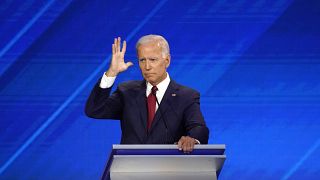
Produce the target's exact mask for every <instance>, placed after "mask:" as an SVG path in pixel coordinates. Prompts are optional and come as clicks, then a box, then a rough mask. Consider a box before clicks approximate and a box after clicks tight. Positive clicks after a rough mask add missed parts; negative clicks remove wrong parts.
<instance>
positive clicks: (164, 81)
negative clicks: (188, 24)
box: [85, 35, 209, 152]
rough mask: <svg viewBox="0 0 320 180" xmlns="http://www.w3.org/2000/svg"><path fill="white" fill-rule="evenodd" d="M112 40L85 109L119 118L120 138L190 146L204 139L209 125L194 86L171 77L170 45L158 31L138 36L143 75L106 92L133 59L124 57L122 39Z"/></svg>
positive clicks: (98, 115)
mask: <svg viewBox="0 0 320 180" xmlns="http://www.w3.org/2000/svg"><path fill="white" fill-rule="evenodd" d="M120 44H121V39H120V37H118V38H115V39H114V43H113V44H112V59H111V64H110V67H109V69H108V70H107V71H106V72H105V73H104V75H103V77H102V78H101V80H99V81H98V82H97V84H96V85H95V87H94V88H93V90H92V92H91V94H90V96H89V98H88V100H87V104H86V109H85V112H86V114H87V115H88V116H89V117H92V118H97V119H119V120H121V130H122V136H121V144H173V143H177V142H178V148H179V150H183V151H184V152H191V151H192V150H193V148H194V145H195V144H207V143H208V136H209V130H208V128H207V127H206V125H205V122H204V119H203V116H202V113H201V111H200V102H199V99H200V95H199V93H198V92H197V91H195V90H193V89H190V88H187V87H185V86H182V85H179V84H177V83H176V82H175V81H173V80H171V79H170V76H169V74H168V73H167V68H168V67H169V65H170V60H171V59H170V50H169V45H168V43H167V41H166V40H165V39H164V38H163V37H162V36H159V35H147V36H143V37H142V38H140V39H139V41H138V42H137V44H136V50H137V55H138V60H139V66H140V70H141V73H142V76H143V77H144V80H143V81H129V82H125V83H122V84H120V85H119V86H118V88H117V89H116V91H115V92H113V93H112V94H111V95H110V92H111V88H112V85H113V83H114V81H115V78H116V76H117V75H118V74H119V73H121V72H124V71H126V70H127V69H128V68H129V67H130V66H132V65H133V63H132V62H125V61H124V55H125V52H126V41H123V45H122V49H121V45H120Z"/></svg>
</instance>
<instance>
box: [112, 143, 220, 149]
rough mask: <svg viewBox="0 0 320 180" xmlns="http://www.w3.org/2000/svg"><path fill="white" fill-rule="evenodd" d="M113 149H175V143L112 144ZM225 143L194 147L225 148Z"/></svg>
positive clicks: (195, 147)
mask: <svg viewBox="0 0 320 180" xmlns="http://www.w3.org/2000/svg"><path fill="white" fill-rule="evenodd" d="M112 148H113V149H177V145H174V144H157V145H155V144H144V145H141V144H130V145H127V144H114V145H113V146H112ZM225 148H226V145H225V144H204V145H201V144H200V145H195V146H194V149H225Z"/></svg>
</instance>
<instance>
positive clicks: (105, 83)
mask: <svg viewBox="0 0 320 180" xmlns="http://www.w3.org/2000/svg"><path fill="white" fill-rule="evenodd" d="M116 77H117V76H115V77H108V76H106V74H105V73H103V76H102V78H101V81H100V88H102V89H106V88H110V87H111V86H112V85H113V83H114V81H115V80H116Z"/></svg>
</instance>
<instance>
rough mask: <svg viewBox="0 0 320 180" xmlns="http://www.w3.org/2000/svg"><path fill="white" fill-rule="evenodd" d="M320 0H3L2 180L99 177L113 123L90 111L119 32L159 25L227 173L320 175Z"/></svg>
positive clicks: (174, 71)
mask: <svg viewBox="0 0 320 180" xmlns="http://www.w3.org/2000/svg"><path fill="white" fill-rule="evenodd" d="M319 22H320V1H319V0H273V1H269V0H197V1H195V0H180V1H179V0H155V1H142V0H135V1H125V0H113V1H111V0H100V1H98V0H92V1H88V0H64V1H58V0H37V1H34V0H23V1H22V0H6V1H1V2H0V39H1V41H0V179H98V178H99V177H100V175H101V173H102V170H103V168H104V165H105V162H106V160H107V158H108V155H109V152H110V149H111V145H112V144H117V143H119V139H120V127H119V122H118V121H107V120H105V121H103V120H93V119H90V118H88V117H86V116H85V114H84V111H83V109H84V104H85V101H86V98H87V96H88V94H89V93H90V90H91V88H92V87H93V85H94V84H95V82H96V81H97V80H98V79H99V78H100V77H101V75H102V74H103V72H104V71H105V70H106V69H107V67H108V63H109V60H110V53H111V44H112V41H113V38H114V37H117V36H121V37H122V38H123V39H126V40H127V41H128V45H129V47H128V48H127V49H128V50H127V54H126V59H128V60H131V61H133V62H134V64H135V65H134V66H133V67H132V68H130V70H128V71H127V72H125V73H123V74H121V75H120V76H119V77H118V78H117V82H116V83H119V82H123V81H126V80H133V79H142V76H141V75H140V71H139V68H138V65H137V64H138V62H137V59H136V56H135V49H134V45H135V42H136V41H137V39H138V38H139V37H141V36H142V35H146V34H161V35H163V36H164V37H166V38H167V39H168V41H169V43H170V45H171V55H172V63H171V66H170V67H169V70H168V71H169V73H170V76H171V77H172V78H173V79H175V80H176V81H178V82H179V83H182V84H185V85H187V86H190V87H192V88H194V89H197V90H199V91H200V93H201V108H202V111H203V113H204V116H205V119H206V122H207V124H208V126H209V128H210V140H209V143H210V144H226V145H227V152H226V153H227V161H226V162H225V166H224V168H223V171H222V173H221V176H220V178H221V179H319V178H320V23H319Z"/></svg>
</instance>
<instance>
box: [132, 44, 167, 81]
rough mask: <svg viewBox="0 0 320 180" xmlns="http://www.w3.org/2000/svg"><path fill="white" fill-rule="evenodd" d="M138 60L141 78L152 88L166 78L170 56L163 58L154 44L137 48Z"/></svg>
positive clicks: (159, 49)
mask: <svg viewBox="0 0 320 180" xmlns="http://www.w3.org/2000/svg"><path fill="white" fill-rule="evenodd" d="M138 60H139V66H140V69H141V73H142V76H143V77H144V79H145V80H146V81H148V82H149V83H151V84H152V85H153V86H155V85H158V84H159V83H160V82H161V81H163V80H164V79H165V78H166V77H167V70H166V69H167V67H169V64H170V56H169V55H166V57H163V54H162V51H161V48H160V47H158V46H157V45H156V43H154V44H153V43H150V44H144V45H140V46H139V47H138Z"/></svg>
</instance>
